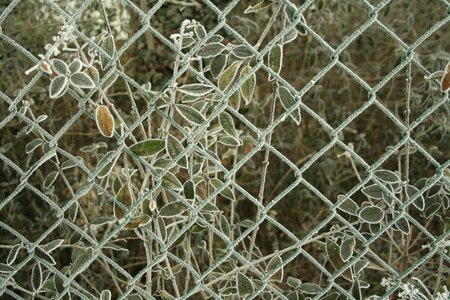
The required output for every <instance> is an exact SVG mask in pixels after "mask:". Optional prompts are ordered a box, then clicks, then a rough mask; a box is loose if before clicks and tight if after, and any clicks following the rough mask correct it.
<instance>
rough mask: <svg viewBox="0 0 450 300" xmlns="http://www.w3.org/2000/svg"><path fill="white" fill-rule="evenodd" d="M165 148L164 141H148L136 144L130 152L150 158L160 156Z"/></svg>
mask: <svg viewBox="0 0 450 300" xmlns="http://www.w3.org/2000/svg"><path fill="white" fill-rule="evenodd" d="M164 147H165V142H164V140H161V139H148V140H145V141H143V142H139V143H136V144H134V145H132V146H131V147H130V150H131V151H132V152H133V153H134V154H136V155H139V156H143V157H148V156H152V155H155V154H158V153H159V152H160V151H161V150H163V149H164Z"/></svg>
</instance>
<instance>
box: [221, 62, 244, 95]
mask: <svg viewBox="0 0 450 300" xmlns="http://www.w3.org/2000/svg"><path fill="white" fill-rule="evenodd" d="M241 64H242V62H241V61H235V62H233V63H232V64H231V65H230V66H229V67H228V68H226V69H225V71H223V72H222V73H221V74H220V76H219V79H218V86H219V89H220V90H221V91H225V90H226V89H227V88H228V87H229V86H230V85H231V83H232V82H233V81H234V79H235V78H236V75H237V73H238V70H239V67H240V66H241Z"/></svg>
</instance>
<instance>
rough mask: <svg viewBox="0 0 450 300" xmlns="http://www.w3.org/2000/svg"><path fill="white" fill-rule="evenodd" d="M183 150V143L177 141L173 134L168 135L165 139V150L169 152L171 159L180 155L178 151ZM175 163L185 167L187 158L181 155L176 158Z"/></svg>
mask: <svg viewBox="0 0 450 300" xmlns="http://www.w3.org/2000/svg"><path fill="white" fill-rule="evenodd" d="M183 150H184V147H183V145H182V144H181V143H180V141H178V140H177V139H176V138H175V137H174V136H173V135H170V134H169V135H168V136H167V139H166V151H167V153H168V154H169V156H170V158H171V159H172V160H175V158H176V157H177V156H178V155H180V153H181V152H182V151H183ZM177 164H178V165H179V166H180V167H182V168H185V169H186V168H187V167H188V165H187V158H186V155H183V156H182V157H181V158H179V159H178V160H177Z"/></svg>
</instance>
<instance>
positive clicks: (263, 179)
mask: <svg viewBox="0 0 450 300" xmlns="http://www.w3.org/2000/svg"><path fill="white" fill-rule="evenodd" d="M272 89H273V92H272V100H271V101H272V106H271V107H270V117H269V126H270V125H272V124H273V121H274V120H275V107H276V104H277V102H276V90H277V87H276V83H273V86H272ZM272 132H273V131H270V133H269V135H268V136H267V137H266V141H265V144H266V146H265V147H266V151H265V152H264V160H263V165H262V172H261V184H260V186H259V194H258V201H259V202H260V203H261V204H263V201H264V188H265V186H266V176H267V169H268V167H269V154H270V150H269V147H267V145H270V143H271V141H272ZM259 218H261V208H259V207H258V209H257V212H256V219H257V220H258V219H259ZM257 234H258V227H257V228H255V229H254V230H253V233H252V237H251V241H250V246H249V250H248V255H247V259H251V257H252V252H253V247H254V246H255V242H256V236H257Z"/></svg>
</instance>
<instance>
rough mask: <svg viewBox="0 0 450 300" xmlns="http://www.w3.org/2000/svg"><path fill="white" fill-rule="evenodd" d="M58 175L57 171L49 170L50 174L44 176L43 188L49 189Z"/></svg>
mask: <svg viewBox="0 0 450 300" xmlns="http://www.w3.org/2000/svg"><path fill="white" fill-rule="evenodd" d="M58 175H59V172H58V171H52V172H50V174H48V175H47V177H45V180H44V188H46V189H49V188H50V187H51V186H52V185H53V183H54V182H55V180H56V178H58Z"/></svg>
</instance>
